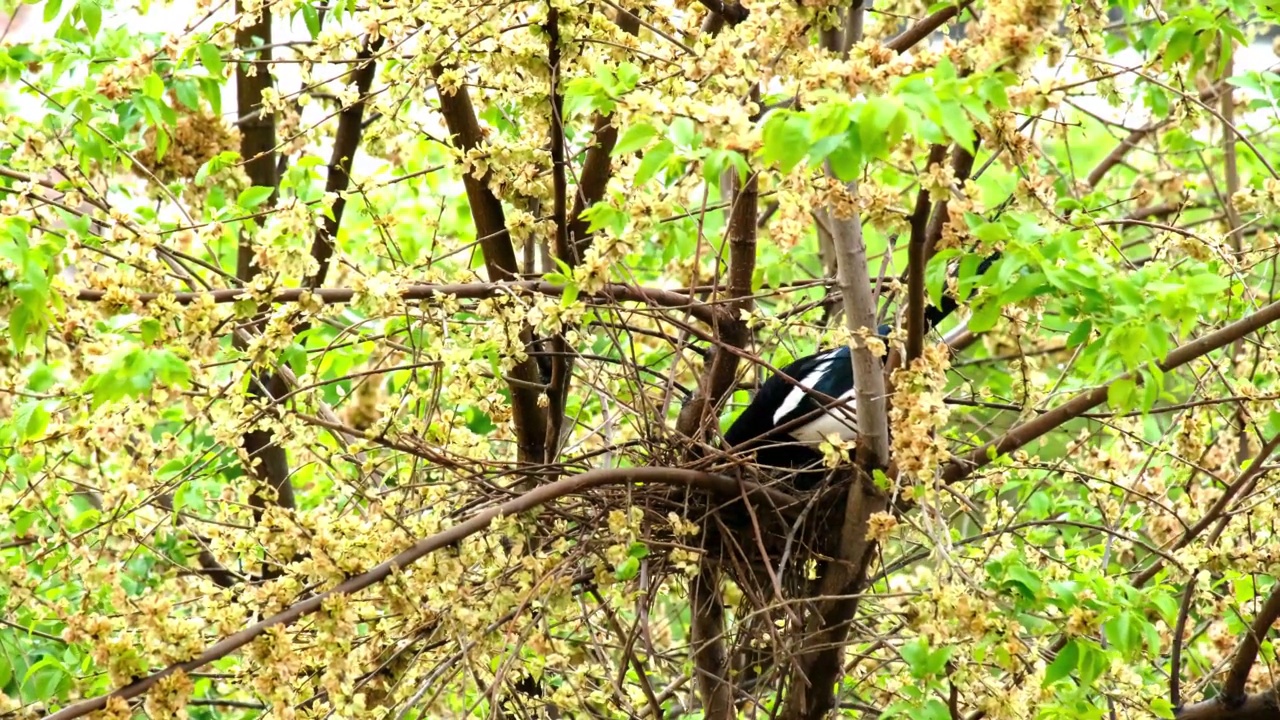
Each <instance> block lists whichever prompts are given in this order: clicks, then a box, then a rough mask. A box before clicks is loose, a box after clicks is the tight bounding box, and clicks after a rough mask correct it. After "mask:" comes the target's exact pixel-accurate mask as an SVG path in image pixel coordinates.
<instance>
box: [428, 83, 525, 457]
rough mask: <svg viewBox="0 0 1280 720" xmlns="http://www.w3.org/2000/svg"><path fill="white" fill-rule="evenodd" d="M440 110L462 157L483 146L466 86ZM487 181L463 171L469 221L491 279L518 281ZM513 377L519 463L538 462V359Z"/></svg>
mask: <svg viewBox="0 0 1280 720" xmlns="http://www.w3.org/2000/svg"><path fill="white" fill-rule="evenodd" d="M443 72H444V67H443V66H442V65H436V66H435V68H434V73H435V76H436V77H437V78H439V77H440V75H441V74H443ZM440 111H441V113H443V114H444V120H445V124H446V125H447V126H448V127H449V134H450V136H451V137H452V138H453V144H454V147H456V148H457V149H458V150H459V152H461V153H462V154H463V156H464V157H465V156H467V155H469V154H470V153H472V152H475V151H477V150H479V149H480V145H481V140H482V135H481V132H480V123H479V121H477V120H476V114H475V109H474V108H473V107H472V105H471V96H470V95H469V94H468V93H467V87H466V85H461V84H460V85H458V86H457V87H455V88H453V89H452V91H446V90H441V91H440ZM488 179H489V178H488V175H487V174H486V175H485V176H484V177H482V178H479V179H477V178H476V177H475V173H472V172H469V171H468V172H463V174H462V182H463V185H464V186H465V187H466V191H467V202H468V203H469V205H470V207H471V219H472V222H473V223H474V224H475V228H476V234H477V235H478V236H479V237H480V249H481V252H482V253H483V254H484V264H485V268H486V269H487V270H488V271H489V279H490V280H505V281H510V280H515V279H517V276H518V273H519V266H518V265H517V264H516V253H515V248H514V247H513V246H512V244H511V236H510V234H509V233H508V232H507V225H506V216H505V214H504V213H503V210H502V202H501V201H500V200H498V198H497V196H496V195H494V194H493V191H491V190H490V189H489V184H488ZM520 339H521V341H522V342H523V343H524V345H525V347H526V348H528V347H529V346H530V344H531V342H532V340H533V333H532V332H531V330H530V329H529V328H528V327H527V326H526V327H522V328H521V329H520ZM511 376H512V377H513V378H514V379H515V381H516V382H513V383H510V385H509V388H510V392H511V405H512V416H513V418H514V421H515V428H516V446H517V449H518V457H519V459H520V461H521V462H524V463H530V464H535V465H536V464H539V463H541V462H543V460H544V459H545V457H544V454H545V450H546V444H545V443H546V437H547V414H546V412H545V411H544V410H543V408H542V407H540V406H539V405H538V398H539V397H540V396H541V394H542V393H541V391H540V390H538V389H537V387H538V386H539V385H541V378H540V377H539V373H538V366H537V363H536V362H535V361H534V359H533V357H532V356H530V357H528V358H526V359H525V360H524V361H523V362H521V363H519V364H517V365H516V366H515V367H513V368H512V369H511Z"/></svg>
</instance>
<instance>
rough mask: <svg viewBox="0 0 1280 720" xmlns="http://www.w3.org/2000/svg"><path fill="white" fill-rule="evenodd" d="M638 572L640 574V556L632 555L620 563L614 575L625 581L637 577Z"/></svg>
mask: <svg viewBox="0 0 1280 720" xmlns="http://www.w3.org/2000/svg"><path fill="white" fill-rule="evenodd" d="M638 574H640V558H637V557H631V556H628V557H627V559H625V560H623V561H622V562H621V563H619V564H618V568H617V569H616V570H614V571H613V576H614V577H615V578H617V579H618V580H621V581H624V582H625V581H627V580H633V579H635V576H636V575H638Z"/></svg>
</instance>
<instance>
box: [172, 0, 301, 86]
mask: <svg viewBox="0 0 1280 720" xmlns="http://www.w3.org/2000/svg"><path fill="white" fill-rule="evenodd" d="M303 7H304V8H305V7H308V6H307V5H305V4H304V5H303ZM196 53H197V54H198V55H199V56H200V64H201V65H203V66H204V69H205V70H207V71H208V72H209V74H210V75H212V76H214V77H216V78H221V77H222V69H223V68H224V67H226V63H224V62H222V53H221V52H220V51H219V50H218V47H217V46H216V45H214V44H213V43H200V44H199V45H198V46H197V47H196Z"/></svg>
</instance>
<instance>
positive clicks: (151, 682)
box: [45, 467, 796, 720]
mask: <svg viewBox="0 0 1280 720" xmlns="http://www.w3.org/2000/svg"><path fill="white" fill-rule="evenodd" d="M633 483H653V484H656V485H678V486H684V487H690V488H698V489H701V490H706V491H709V492H712V493H715V494H717V495H723V496H725V497H740V496H741V495H742V494H744V491H745V495H746V496H747V497H748V498H749V499H750V500H751V501H752V502H753V503H757V504H759V505H761V506H762V507H767V508H781V507H787V506H789V505H794V504H795V503H796V500H795V499H794V498H792V497H791V496H790V495H787V494H786V493H783V492H780V491H778V490H774V489H772V488H768V487H764V486H762V485H757V484H755V483H752V482H749V481H746V480H738V479H736V478H731V477H726V476H724V475H713V474H711V473H704V472H698V471H696V470H684V469H681V468H661V467H642V468H616V469H615V468H609V469H602V470H591V471H589V472H585V473H582V474H580V475H573V476H571V477H567V478H564V479H561V480H558V481H556V482H554V483H549V484H547V485H542V486H539V487H535V488H533V489H532V490H530V491H528V492H526V493H525V494H523V495H520V496H519V497H516V498H513V499H511V500H508V501H507V502H504V503H502V504H500V505H495V506H493V507H491V508H489V509H488V510H484V511H482V512H480V513H478V514H476V515H474V516H473V517H471V519H469V520H465V521H463V522H460V523H458V524H457V525H454V526H453V527H451V528H449V529H448V530H444V531H442V532H438V533H436V534H435V535H432V536H430V537H426V538H423V539H421V540H419V541H418V542H416V543H414V544H413V546H412V547H410V548H409V549H407V550H405V551H403V552H401V553H400V554H398V555H396V556H395V557H393V558H391V559H389V560H386V561H385V562H383V563H381V564H380V565H377V566H375V567H373V568H371V569H370V570H368V571H367V572H364V573H361V574H360V575H356V576H355V577H352V578H349V579H348V580H346V581H344V582H342V583H340V584H338V585H337V586H335V587H333V588H332V589H330V590H327V591H325V592H322V593H319V594H317V595H313V596H312V597H310V598H308V599H306V600H303V601H302V602H299V603H297V604H294V605H291V606H289V607H288V608H287V609H285V610H283V611H281V612H279V613H276V614H275V615H272V616H271V617H269V618H266V619H264V620H262V621H261V622H258V623H256V624H254V625H251V626H249V627H247V628H245V629H244V630H241V631H240V632H238V633H235V634H233V635H228V636H227V637H225V638H223V639H222V640H219V641H218V642H216V643H214V644H213V645H210V646H209V647H208V648H206V649H205V651H204V652H202V653H200V654H199V655H197V656H196V657H194V658H192V659H191V660H188V661H186V662H183V663H177V664H174V665H170V666H169V667H166V668H165V669H163V670H160V671H159V672H156V673H152V674H151V675H148V676H147V677H145V678H142V679H141V680H137V681H135V682H133V683H130V684H129V685H126V686H124V687H122V688H120V689H119V690H116V691H115V692H113V693H109V694H107V695H99V696H98V697H94V698H89V699H87V700H82V701H80V702H78V703H76V704H74V705H68V706H67V707H65V708H63V709H61V710H59V711H58V712H56V713H53V714H51V715H48V716H46V718H45V720H71V719H72V718H78V717H81V716H83V715H86V714H88V713H91V712H94V711H95V710H101V709H102V708H104V707H106V705H107V700H108V699H110V698H112V697H119V698H124V699H126V700H127V699H129V698H135V697H138V696H139V695H142V694H143V693H145V692H147V691H148V690H150V689H151V688H152V687H154V686H155V684H156V683H158V682H159V681H160V680H162V679H164V678H166V677H168V676H169V675H172V674H173V673H175V672H178V671H179V670H181V671H183V672H191V671H192V670H195V669H197V668H200V667H203V666H204V665H207V664H209V663H211V662H213V661H215V660H217V659H219V658H222V657H226V656H227V655H230V654H231V653H233V652H235V651H236V650H238V649H240V648H242V647H244V646H245V645H247V644H249V643H250V642H252V641H253V640H254V639H255V638H257V637H258V636H260V635H262V634H263V633H264V632H266V631H267V630H268V629H270V628H272V627H275V626H277V625H289V624H292V623H294V622H297V621H298V620H299V619H301V618H303V617H306V616H307V615H310V614H312V613H314V612H316V611H318V610H320V608H321V607H322V606H323V605H324V603H325V601H326V600H328V599H329V598H330V597H332V596H334V595H350V594H352V593H356V592H359V591H361V590H364V589H366V588H369V587H371V586H373V585H376V584H378V583H380V582H382V581H383V580H386V579H387V578H388V577H390V576H391V574H392V573H394V572H395V571H396V570H398V569H400V568H403V567H407V566H409V565H412V564H413V563H415V562H417V561H418V560H421V559H422V558H424V557H426V556H427V555H429V554H431V553H433V552H435V551H436V550H439V549H441V548H444V547H448V546H450V545H453V544H455V543H458V542H461V541H462V540H464V539H466V538H467V537H470V536H471V535H475V534H476V533H478V532H480V531H482V530H484V529H485V528H487V527H489V524H490V523H492V522H493V521H494V520H496V519H498V518H500V517H504V516H508V515H515V514H518V513H522V512H527V511H529V510H532V509H534V508H536V507H538V506H540V505H544V504H546V503H549V502H551V501H553V500H556V499H558V498H561V497H565V496H566V495H572V494H574V493H579V492H583V491H585V490H590V489H592V488H597V487H603V486H606V485H628V484H633Z"/></svg>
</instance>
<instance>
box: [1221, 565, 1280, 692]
mask: <svg viewBox="0 0 1280 720" xmlns="http://www.w3.org/2000/svg"><path fill="white" fill-rule="evenodd" d="M1278 619H1280V584H1277V585H1276V586H1275V587H1273V588H1271V594H1270V595H1268V596H1267V601H1266V602H1265V603H1263V605H1262V609H1261V610H1259V611H1258V616H1257V617H1255V618H1254V619H1253V625H1251V626H1249V630H1248V631H1247V632H1246V633H1245V634H1244V637H1242V638H1240V645H1239V646H1238V647H1237V648H1236V654H1235V655H1233V656H1232V657H1231V669H1230V670H1228V671H1227V678H1226V680H1224V681H1223V682H1222V693H1221V695H1220V697H1221V698H1222V702H1223V704H1225V705H1226V706H1227V707H1238V706H1240V705H1243V704H1244V703H1245V701H1246V700H1247V699H1248V698H1247V697H1246V696H1245V692H1244V686H1245V683H1247V682H1248V681H1249V671H1250V670H1252V669H1253V663H1254V662H1255V661H1256V660H1257V659H1258V648H1259V647H1260V646H1261V645H1262V641H1263V639H1265V638H1266V637H1267V633H1268V632H1270V631H1271V626H1272V625H1275V623H1276V620H1278Z"/></svg>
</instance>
